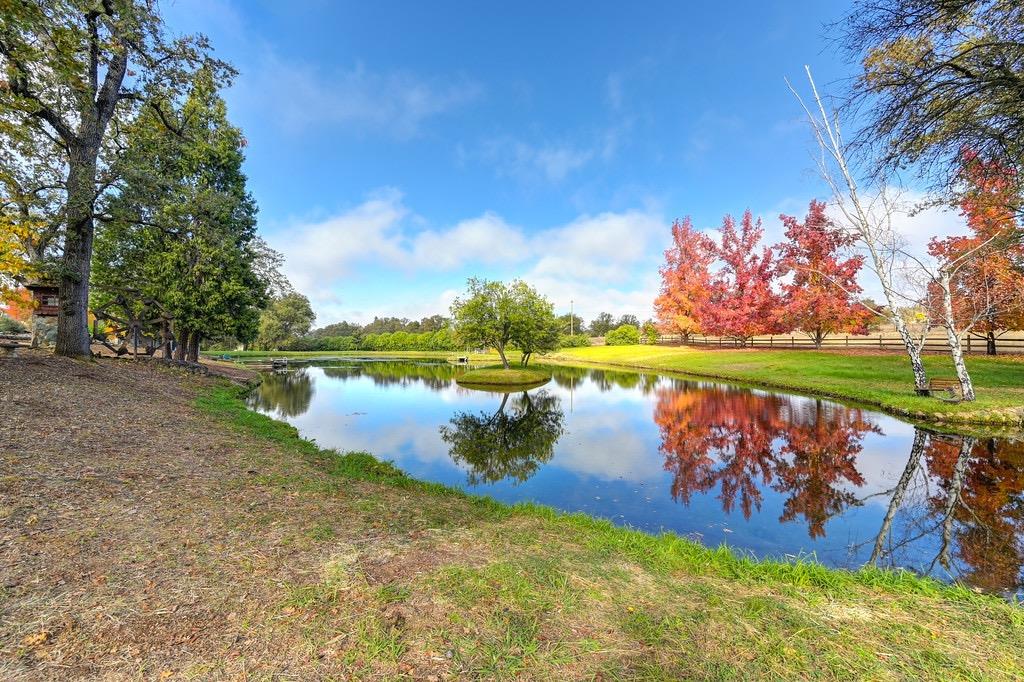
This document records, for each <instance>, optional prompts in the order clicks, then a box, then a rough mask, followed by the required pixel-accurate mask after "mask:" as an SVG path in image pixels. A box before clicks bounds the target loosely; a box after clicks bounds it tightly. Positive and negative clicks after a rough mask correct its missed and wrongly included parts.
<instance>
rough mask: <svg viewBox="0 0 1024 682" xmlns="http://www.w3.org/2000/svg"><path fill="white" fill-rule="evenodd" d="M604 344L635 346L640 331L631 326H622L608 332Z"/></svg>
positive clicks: (638, 339) (638, 341)
mask: <svg viewBox="0 0 1024 682" xmlns="http://www.w3.org/2000/svg"><path fill="white" fill-rule="evenodd" d="M604 343H605V345H606V346H635V345H637V344H638V343H640V330H639V329H637V328H636V327H634V326H633V325H631V324H624V325H622V326H621V327H619V328H618V329H615V330H612V331H610V332H608V334H606V335H605V337H604Z"/></svg>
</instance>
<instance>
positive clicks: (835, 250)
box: [776, 201, 871, 345]
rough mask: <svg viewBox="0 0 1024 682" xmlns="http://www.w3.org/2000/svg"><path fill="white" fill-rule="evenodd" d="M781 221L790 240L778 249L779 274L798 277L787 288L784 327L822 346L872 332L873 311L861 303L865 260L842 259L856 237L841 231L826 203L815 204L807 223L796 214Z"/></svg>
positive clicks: (785, 292) (818, 202)
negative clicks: (832, 338)
mask: <svg viewBox="0 0 1024 682" xmlns="http://www.w3.org/2000/svg"><path fill="white" fill-rule="evenodd" d="M780 218H781V220H782V222H783V224H784V225H785V226H786V238H787V239H788V240H789V241H788V242H784V243H782V244H779V245H778V246H777V247H776V249H777V250H778V253H779V265H778V271H777V272H778V274H779V275H780V276H786V275H792V279H791V280H790V282H789V283H788V284H785V285H783V287H782V288H783V301H782V307H781V309H780V322H781V323H782V325H783V326H784V327H786V328H788V329H800V330H802V331H805V332H807V333H808V334H809V335H810V336H811V338H813V339H814V340H815V344H816V345H820V343H821V340H822V339H823V338H825V336H827V335H829V334H835V333H844V332H845V333H849V334H865V333H867V321H868V319H869V318H870V317H871V313H870V312H869V311H868V310H867V309H866V308H864V307H863V306H862V305H860V304H859V303H858V302H857V296H858V294H860V292H861V288H860V285H858V284H857V273H858V272H859V271H860V268H861V266H862V265H863V264H864V259H863V258H862V257H860V256H851V257H849V258H846V259H842V258H841V254H842V252H843V250H845V249H848V248H849V247H850V246H851V245H852V239H850V238H849V237H848V236H847V235H845V234H843V233H842V232H841V231H840V230H838V229H836V227H835V225H834V224H833V223H832V221H831V220H830V219H829V217H828V215H826V213H825V204H824V203H822V202H820V201H811V204H810V206H809V207H808V209H807V217H806V218H804V221H803V222H802V223H801V222H798V221H797V219H796V218H794V217H792V216H786V215H783V216H780Z"/></svg>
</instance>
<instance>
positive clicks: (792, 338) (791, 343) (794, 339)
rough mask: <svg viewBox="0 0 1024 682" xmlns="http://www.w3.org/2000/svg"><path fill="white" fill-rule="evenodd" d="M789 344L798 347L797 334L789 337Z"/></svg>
mask: <svg viewBox="0 0 1024 682" xmlns="http://www.w3.org/2000/svg"><path fill="white" fill-rule="evenodd" d="M789 345H790V346H792V347H793V348H796V337H795V336H790V337H789Z"/></svg>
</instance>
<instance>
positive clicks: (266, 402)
mask: <svg viewBox="0 0 1024 682" xmlns="http://www.w3.org/2000/svg"><path fill="white" fill-rule="evenodd" d="M312 401H313V380H312V379H310V378H309V375H308V374H306V369H305V368H304V367H303V368H302V369H296V370H293V371H287V372H272V373H268V374H264V375H263V382H262V383H261V384H260V387H259V388H258V389H257V390H256V391H255V392H254V393H253V397H252V399H251V402H252V406H253V407H255V408H256V409H257V410H262V411H264V412H270V411H275V412H277V413H278V414H280V415H281V416H282V417H298V416H299V415H300V414H303V413H305V412H306V410H308V409H309V404H310V403H311V402H312Z"/></svg>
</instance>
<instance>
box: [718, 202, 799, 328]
mask: <svg viewBox="0 0 1024 682" xmlns="http://www.w3.org/2000/svg"><path fill="white" fill-rule="evenodd" d="M720 233H721V235H722V237H721V244H720V245H719V247H718V249H717V255H718V258H719V259H720V261H721V264H722V267H721V269H720V270H719V271H718V273H716V276H715V278H714V280H713V282H712V287H711V297H710V299H709V300H708V302H707V305H706V307H705V310H706V319H705V323H704V325H703V327H704V331H705V333H710V334H717V335H719V336H731V337H733V338H735V339H739V340H740V341H742V342H744V343H745V342H746V341H747V340H748V339H750V338H751V337H753V336H758V335H761V334H774V333H776V332H780V331H782V329H781V328H780V327H779V322H778V319H779V308H780V304H781V299H780V298H779V296H778V294H776V293H775V291H774V289H773V287H772V283H773V280H774V276H775V265H774V259H773V257H772V250H771V249H770V248H769V247H760V242H761V236H762V235H763V234H764V229H763V228H762V227H761V219H760V218H758V220H757V221H756V222H755V221H754V218H753V216H752V215H751V214H750V211H749V210H748V211H745V212H744V213H743V219H742V220H741V221H740V227H739V230H737V229H736V221H735V220H733V218H732V216H729V215H727V216H725V218H723V219H722V227H721V229H720ZM759 249H760V253H759V252H758V251H759Z"/></svg>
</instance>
